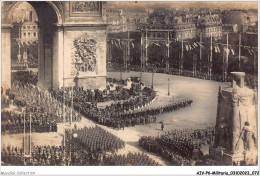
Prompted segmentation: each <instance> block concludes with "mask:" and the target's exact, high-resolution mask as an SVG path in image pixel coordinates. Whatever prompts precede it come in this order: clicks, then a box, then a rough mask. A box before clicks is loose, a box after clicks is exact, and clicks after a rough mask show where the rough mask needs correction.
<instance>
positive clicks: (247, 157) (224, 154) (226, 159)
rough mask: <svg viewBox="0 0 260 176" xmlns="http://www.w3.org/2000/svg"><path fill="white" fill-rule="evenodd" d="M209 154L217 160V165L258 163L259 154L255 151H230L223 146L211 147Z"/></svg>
mask: <svg viewBox="0 0 260 176" xmlns="http://www.w3.org/2000/svg"><path fill="white" fill-rule="evenodd" d="M209 155H210V157H211V158H212V159H214V161H215V165H257V156H258V155H257V154H256V153H255V152H249V151H244V152H239V153H233V154H232V153H230V152H229V151H227V150H226V149H224V148H221V147H217V148H214V147H210V148H209Z"/></svg>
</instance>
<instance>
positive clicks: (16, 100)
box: [1, 81, 82, 134]
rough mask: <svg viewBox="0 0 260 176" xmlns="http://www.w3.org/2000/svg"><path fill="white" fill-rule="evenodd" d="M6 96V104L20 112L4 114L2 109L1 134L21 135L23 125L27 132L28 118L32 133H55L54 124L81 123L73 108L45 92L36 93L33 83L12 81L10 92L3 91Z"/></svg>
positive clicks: (38, 91)
mask: <svg viewBox="0 0 260 176" xmlns="http://www.w3.org/2000/svg"><path fill="white" fill-rule="evenodd" d="M5 96H6V99H7V100H8V102H9V105H10V104H13V105H15V106H17V107H19V108H20V111H16V112H15V111H14V110H9V111H10V112H7V111H5V108H2V124H1V126H2V132H3V133H10V134H14V133H22V132H23V131H24V125H25V129H26V130H28V129H29V126H30V117H31V130H32V132H56V131H57V123H61V122H70V121H72V122H75V121H81V118H82V116H81V115H80V114H79V113H78V112H77V111H75V110H74V109H73V108H70V107H68V106H66V105H65V104H63V103H61V102H60V101H58V100H56V99H55V98H53V97H52V96H51V94H50V93H49V92H48V91H45V92H44V91H42V90H39V89H38V88H37V87H36V86H34V85H32V84H23V83H21V82H19V81H16V82H13V85H12V88H11V90H8V91H6V95H5ZM7 100H5V101H6V102H7ZM8 102H7V103H8ZM7 103H6V104H7ZM24 118H25V123H24ZM3 120H4V121H3Z"/></svg>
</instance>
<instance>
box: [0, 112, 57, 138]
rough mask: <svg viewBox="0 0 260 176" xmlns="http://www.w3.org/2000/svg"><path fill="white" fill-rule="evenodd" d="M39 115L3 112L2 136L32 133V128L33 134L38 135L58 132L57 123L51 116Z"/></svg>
mask: <svg viewBox="0 0 260 176" xmlns="http://www.w3.org/2000/svg"><path fill="white" fill-rule="evenodd" d="M37 115H38V114H36V113H33V114H29V113H28V112H25V113H24V114H19V113H16V112H11V111H2V116H1V122H2V123H1V131H2V134H17V133H23V132H24V131H25V132H30V128H31V132H36V133H49V132H57V130H58V127H57V123H56V122H55V121H54V120H52V117H51V116H44V115H39V116H37ZM30 116H31V117H30ZM30 118H31V119H30Z"/></svg>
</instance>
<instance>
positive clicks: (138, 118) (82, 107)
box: [52, 91, 192, 129]
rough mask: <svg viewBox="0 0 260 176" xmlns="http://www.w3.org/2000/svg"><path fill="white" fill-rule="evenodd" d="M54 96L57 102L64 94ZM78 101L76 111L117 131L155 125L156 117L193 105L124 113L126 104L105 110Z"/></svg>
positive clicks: (179, 104) (182, 103) (174, 105)
mask: <svg viewBox="0 0 260 176" xmlns="http://www.w3.org/2000/svg"><path fill="white" fill-rule="evenodd" d="M52 94H53V96H54V97H55V98H57V100H60V101H61V100H62V97H61V95H62V94H56V93H55V91H53V92H52ZM151 95H152V94H151ZM77 99H78V101H74V102H73V105H74V109H75V110H77V111H78V112H80V113H81V114H83V115H84V116H86V117H88V118H90V119H93V120H94V121H96V122H98V123H100V124H103V125H106V126H110V127H113V128H117V129H122V128H123V129H124V127H128V126H135V125H139V124H148V123H155V122H156V115H158V114H160V113H164V112H169V111H175V110H179V109H181V108H184V107H187V106H190V105H191V103H192V100H182V101H178V102H175V103H173V104H169V105H166V106H162V107H157V108H151V109H143V110H140V111H137V112H136V111H130V108H129V109H127V110H128V111H124V108H125V107H126V105H124V103H123V104H122V103H116V104H112V105H111V106H107V107H106V108H105V109H101V108H97V107H95V106H91V105H90V104H89V103H88V102H85V101H83V100H82V99H80V97H77ZM148 100H151V99H148ZM138 102H140V101H138ZM132 104H134V103H132ZM135 104H137V103H135ZM122 108H123V109H122Z"/></svg>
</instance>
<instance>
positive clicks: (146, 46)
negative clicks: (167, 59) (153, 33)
mask: <svg viewBox="0 0 260 176" xmlns="http://www.w3.org/2000/svg"><path fill="white" fill-rule="evenodd" d="M147 40H148V37H147V30H146V31H145V61H146V62H148V56H147V54H148V51H147V50H148V41H147Z"/></svg>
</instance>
